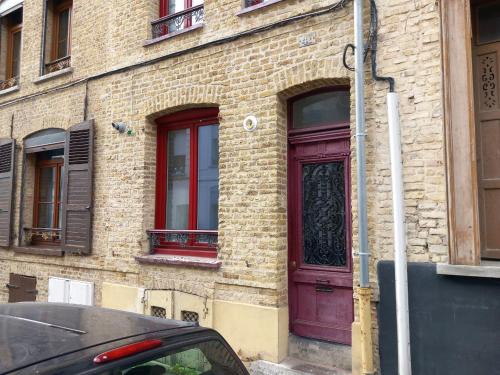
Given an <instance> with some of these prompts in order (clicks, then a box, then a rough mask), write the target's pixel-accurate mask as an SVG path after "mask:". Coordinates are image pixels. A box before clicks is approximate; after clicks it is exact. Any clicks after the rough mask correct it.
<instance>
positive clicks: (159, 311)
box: [151, 306, 167, 319]
mask: <svg viewBox="0 0 500 375" xmlns="http://www.w3.org/2000/svg"><path fill="white" fill-rule="evenodd" d="M151 316H155V317H157V318H163V319H166V318H167V310H165V309H164V308H163V307H158V306H151Z"/></svg>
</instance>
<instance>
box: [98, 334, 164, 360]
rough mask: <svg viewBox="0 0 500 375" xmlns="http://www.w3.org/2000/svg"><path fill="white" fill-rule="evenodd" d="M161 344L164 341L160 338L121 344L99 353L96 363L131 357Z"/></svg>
mask: <svg viewBox="0 0 500 375" xmlns="http://www.w3.org/2000/svg"><path fill="white" fill-rule="evenodd" d="M161 344H162V342H161V341H160V340H146V341H141V342H136V343H134V344H130V345H125V346H121V347H119V348H116V349H113V350H109V351H107V352H104V353H102V354H99V355H98V356H97V357H95V358H94V363H96V364H101V363H107V362H112V361H116V360H117V359H121V358H125V357H130V356H131V355H134V354H138V353H142V352H145V351H147V350H151V349H154V348H157V347H159V346H161Z"/></svg>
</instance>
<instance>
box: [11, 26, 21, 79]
mask: <svg viewBox="0 0 500 375" xmlns="http://www.w3.org/2000/svg"><path fill="white" fill-rule="evenodd" d="M20 61H21V32H20V31H18V32H16V33H14V34H13V35H12V77H19V73H20V66H21V65H20Z"/></svg>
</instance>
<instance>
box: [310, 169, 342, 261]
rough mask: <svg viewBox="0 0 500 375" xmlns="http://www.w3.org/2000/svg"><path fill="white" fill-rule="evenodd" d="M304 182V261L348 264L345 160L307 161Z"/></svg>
mask: <svg viewBox="0 0 500 375" xmlns="http://www.w3.org/2000/svg"><path fill="white" fill-rule="evenodd" d="M302 181H303V214H302V216H303V220H302V222H303V257H304V263H306V264H311V265H318V266H334V267H344V266H346V264H347V254H346V222H345V181H344V163H343V162H341V161H336V162H330V163H314V164H305V165H304V166H303V177H302Z"/></svg>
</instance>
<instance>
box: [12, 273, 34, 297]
mask: <svg viewBox="0 0 500 375" xmlns="http://www.w3.org/2000/svg"><path fill="white" fill-rule="evenodd" d="M7 288H8V289H9V302H34V301H36V295H37V294H38V291H37V290H36V278H35V277H32V276H24V275H18V274H15V273H11V274H10V277H9V283H8V284H7Z"/></svg>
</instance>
